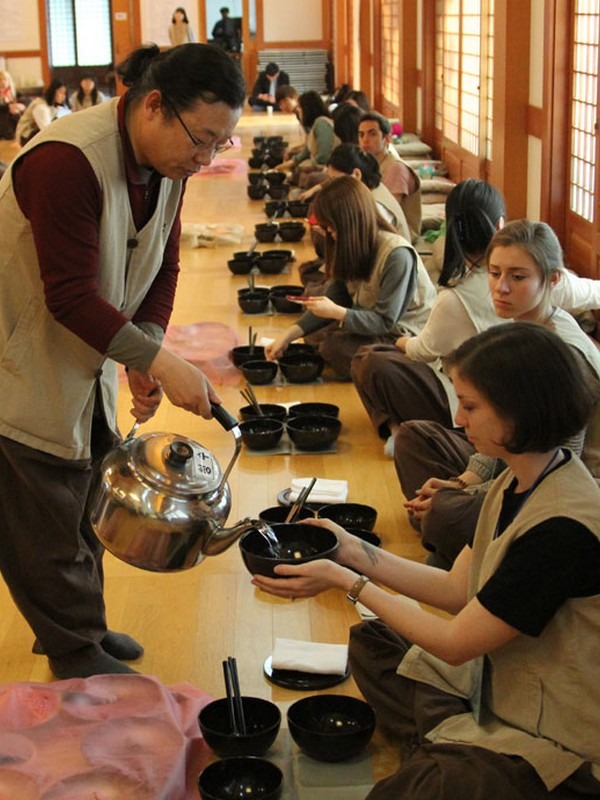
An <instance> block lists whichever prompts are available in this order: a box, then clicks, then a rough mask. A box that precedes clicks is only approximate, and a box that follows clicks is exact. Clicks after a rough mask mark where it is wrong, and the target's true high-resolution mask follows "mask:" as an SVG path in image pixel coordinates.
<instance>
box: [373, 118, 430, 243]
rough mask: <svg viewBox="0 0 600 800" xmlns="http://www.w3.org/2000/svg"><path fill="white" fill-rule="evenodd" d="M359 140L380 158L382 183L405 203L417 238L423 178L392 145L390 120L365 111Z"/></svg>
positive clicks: (378, 160) (378, 161) (419, 227)
mask: <svg viewBox="0 0 600 800" xmlns="http://www.w3.org/2000/svg"><path fill="white" fill-rule="evenodd" d="M358 144H359V146H360V147H361V149H362V150H364V152H365V153H370V154H371V155H372V156H375V158H376V159H377V163H378V164H379V169H380V171H381V180H382V183H383V185H384V186H387V188H388V189H389V190H390V192H391V193H392V194H393V195H394V197H395V198H396V200H397V201H398V202H399V203H400V205H401V206H402V210H403V211H404V215H405V216H406V221H407V222H408V227H409V228H410V233H411V239H412V241H413V242H414V241H415V240H416V239H417V238H418V236H419V235H420V233H421V179H420V178H419V176H418V174H417V173H416V172H415V170H414V169H413V168H412V167H410V166H409V165H408V164H407V163H406V162H405V161H403V160H402V159H401V158H400V156H399V155H398V153H397V151H396V148H395V147H394V146H393V144H392V126H391V125H390V122H389V120H388V119H387V118H386V117H384V116H383V115H382V114H378V113H377V112H376V111H369V112H367V113H366V114H364V115H363V117H362V118H361V120H360V122H359V125H358Z"/></svg>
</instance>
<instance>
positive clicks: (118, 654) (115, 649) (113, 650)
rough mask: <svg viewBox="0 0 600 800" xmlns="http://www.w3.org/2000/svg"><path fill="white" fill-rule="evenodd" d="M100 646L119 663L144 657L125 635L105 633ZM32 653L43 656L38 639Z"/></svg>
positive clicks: (140, 646) (133, 641) (138, 646)
mask: <svg viewBox="0 0 600 800" xmlns="http://www.w3.org/2000/svg"><path fill="white" fill-rule="evenodd" d="M100 645H101V647H102V649H103V650H104V652H105V653H108V655H109V656H112V657H113V658H118V659H119V660H120V661H135V660H136V659H138V658H141V657H142V656H143V655H144V648H143V647H142V645H141V644H138V642H136V641H135V639H132V637H131V636H128V635H127V634H126V633H116V632H115V631H107V632H106V634H105V635H104V638H103V639H102V640H101V641H100ZM32 652H33V653H35V654H36V655H38V656H43V655H45V652H44V648H43V647H42V644H41V642H40V640H39V639H36V640H35V642H34V643H33V647H32Z"/></svg>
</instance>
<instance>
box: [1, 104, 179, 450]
mask: <svg viewBox="0 0 600 800" xmlns="http://www.w3.org/2000/svg"><path fill="white" fill-rule="evenodd" d="M117 103H118V100H112V101H108V102H105V103H102V104H100V105H98V106H96V107H94V108H92V109H89V110H88V111H85V112H82V113H79V114H72V115H69V116H67V117H64V118H63V119H60V120H57V121H56V122H53V123H52V125H51V126H50V127H49V128H47V129H46V130H44V131H42V132H41V133H40V134H38V135H37V136H36V137H35V138H34V139H33V140H32V141H31V142H30V144H28V145H27V146H26V147H25V148H24V149H23V150H22V151H21V153H22V154H23V153H26V152H28V151H29V150H31V149H33V148H34V147H37V146H39V145H41V144H42V143H44V142H49V141H60V142H66V143H68V144H73V145H75V146H76V147H78V148H79V149H80V150H81V151H82V153H83V154H84V155H85V157H86V158H87V159H88V160H89V162H90V164H91V166H92V168H93V169H94V172H95V174H96V176H97V178H98V181H99V183H100V187H101V190H102V197H103V206H102V216H101V218H100V220H99V225H98V238H99V245H100V247H99V250H100V264H99V274H98V280H99V287H98V290H99V293H100V296H101V297H102V298H103V299H104V300H106V301H107V302H108V303H110V304H111V305H112V306H114V307H115V308H117V309H119V310H120V311H121V312H122V313H123V314H124V315H125V316H126V317H127V318H128V319H131V318H132V317H133V315H134V314H135V312H136V310H137V309H138V307H139V306H140V304H141V302H142V300H143V299H144V297H145V295H146V293H147V291H148V289H149V287H150V286H151V284H152V282H153V280H154V278H155V277H156V275H157V273H158V271H159V269H160V267H161V264H162V260H163V251H164V248H165V245H166V242H167V239H168V237H169V233H170V230H171V227H172V225H173V222H174V220H175V217H176V213H177V208H178V204H179V200H180V197H181V190H182V189H181V182H180V181H171V180H168V179H163V180H162V182H161V188H160V192H159V198H158V202H157V206H156V210H155V212H154V214H153V216H152V219H151V220H150V221H149V222H148V223H147V225H145V226H144V228H142V230H140V231H136V228H135V225H134V221H133V218H132V215H131V208H130V205H129V198H128V194H127V184H126V177H125V165H124V160H123V152H122V145H121V138H120V136H119V130H118V125H117ZM20 157H21V154H20V155H19V157H18V158H17V159H16V161H15V163H16V162H18V160H19V158H20ZM13 167H14V164H13ZM40 191H51V188H48V187H43V188H42V187H40ZM67 222H68V221H67ZM0 230H1V231H2V248H1V249H0V435H3V436H7V437H8V438H10V439H13V440H15V441H17V442H21V443H22V444H25V445H28V446H29V447H34V448H36V449H39V450H42V451H44V452H46V453H51V454H53V455H56V456H59V457H61V458H67V459H82V458H87V457H89V453H90V432H91V422H92V412H93V407H94V402H95V396H96V385H97V383H99V385H100V389H101V393H102V400H103V404H104V409H105V413H106V416H107V420H108V423H109V425H111V427H112V428H113V429H116V397H117V376H116V365H115V363H114V362H113V361H111V360H109V359H105V357H104V356H103V355H102V354H101V353H98V352H97V351H96V350H94V349H93V348H92V347H90V346H89V345H87V344H85V342H83V341H82V340H81V339H80V338H78V337H77V336H75V335H74V334H73V333H71V332H70V331H69V330H67V328H65V327H64V326H63V325H61V324H59V323H58V322H56V321H55V320H54V319H53V317H52V316H51V314H50V312H49V311H48V309H47V307H46V303H45V300H44V291H43V284H42V281H41V278H40V272H39V266H38V260H37V254H36V248H35V244H34V241H33V235H32V231H31V226H30V225H29V222H28V220H27V219H26V218H25V216H24V215H23V214H22V212H21V210H20V208H19V205H18V203H17V201H16V197H15V194H14V190H13V186H12V167H11V169H10V170H9V171H8V172H7V173H6V175H5V176H4V178H3V179H2V181H1V182H0ZM74 233H75V231H74ZM132 240H135V241H136V242H137V245H136V247H135V249H132V248H131V247H130V248H129V249H128V246H127V243H128V241H129V242H130V243H131V241H132Z"/></svg>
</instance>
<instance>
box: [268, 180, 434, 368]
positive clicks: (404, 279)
mask: <svg viewBox="0 0 600 800" xmlns="http://www.w3.org/2000/svg"><path fill="white" fill-rule="evenodd" d="M313 213H314V216H315V217H316V220H317V223H318V225H319V226H320V227H321V228H322V229H323V231H324V259H325V272H326V277H327V283H326V286H325V290H324V292H323V294H322V295H320V296H315V297H307V298H305V299H304V300H303V301H302V302H303V304H304V308H305V313H304V315H303V316H302V317H301V318H300V319H299V320H298V322H297V323H295V324H293V325H291V326H290V327H289V328H288V329H287V330H286V331H285V332H284V333H282V334H281V335H280V336H279V337H277V339H275V341H274V342H272V343H271V344H270V345H268V346H267V349H266V354H267V357H268V358H270V359H276V358H278V356H280V355H281V354H282V353H284V352H285V350H286V348H287V346H288V345H289V344H290V343H291V342H293V341H294V340H295V339H298V338H300V337H302V336H303V337H304V339H305V341H309V342H313V343H315V344H317V346H318V348H319V351H320V353H321V355H322V356H323V358H324V359H325V361H326V363H328V364H330V365H331V367H332V368H333V370H334V372H335V373H336V375H337V376H338V377H340V378H344V379H348V378H349V375H350V362H351V359H352V356H353V355H354V353H355V352H356V350H357V349H358V348H359V347H361V346H362V345H364V344H372V343H375V342H389V343H392V342H394V341H395V339H396V338H397V337H398V336H400V335H401V334H402V333H405V332H411V333H416V332H417V331H418V330H420V328H421V327H422V326H423V325H424V324H425V320H426V319H427V315H428V314H429V309H430V308H431V304H432V303H433V299H434V297H435V287H434V286H433V284H432V282H431V280H430V278H429V276H428V274H427V271H426V269H425V267H424V266H423V263H422V262H421V259H420V258H419V256H418V254H417V253H416V251H415V250H414V248H413V247H412V245H411V244H410V243H409V242H407V241H406V239H404V238H403V237H402V236H400V235H399V234H397V233H395V232H394V230H393V228H392V227H391V226H390V225H389V224H388V223H387V222H385V221H384V220H383V219H382V217H381V216H380V215H379V214H378V213H377V207H376V204H375V201H374V199H373V197H372V195H371V192H370V191H369V189H367V187H366V186H364V184H362V183H361V182H360V181H357V180H356V179H355V178H353V177H352V176H350V175H344V176H342V177H339V178H335V179H334V180H332V181H331V182H330V183H328V184H327V186H325V187H324V188H323V189H322V190H321V192H319V195H318V197H317V199H316V200H315V203H314V208H313Z"/></svg>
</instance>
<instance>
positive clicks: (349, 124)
mask: <svg viewBox="0 0 600 800" xmlns="http://www.w3.org/2000/svg"><path fill="white" fill-rule="evenodd" d="M362 115H363V111H362V110H361V109H360V108H358V106H355V105H352V104H351V103H342V104H341V105H339V106H337V107H336V108H334V110H333V111H332V112H331V117H332V119H333V130H334V131H335V135H336V136H337V137H338V139H339V140H340V142H341V143H342V144H345V143H346V142H347V143H349V144H356V145H357V144H358V123H359V122H360V120H361V118H362Z"/></svg>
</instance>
